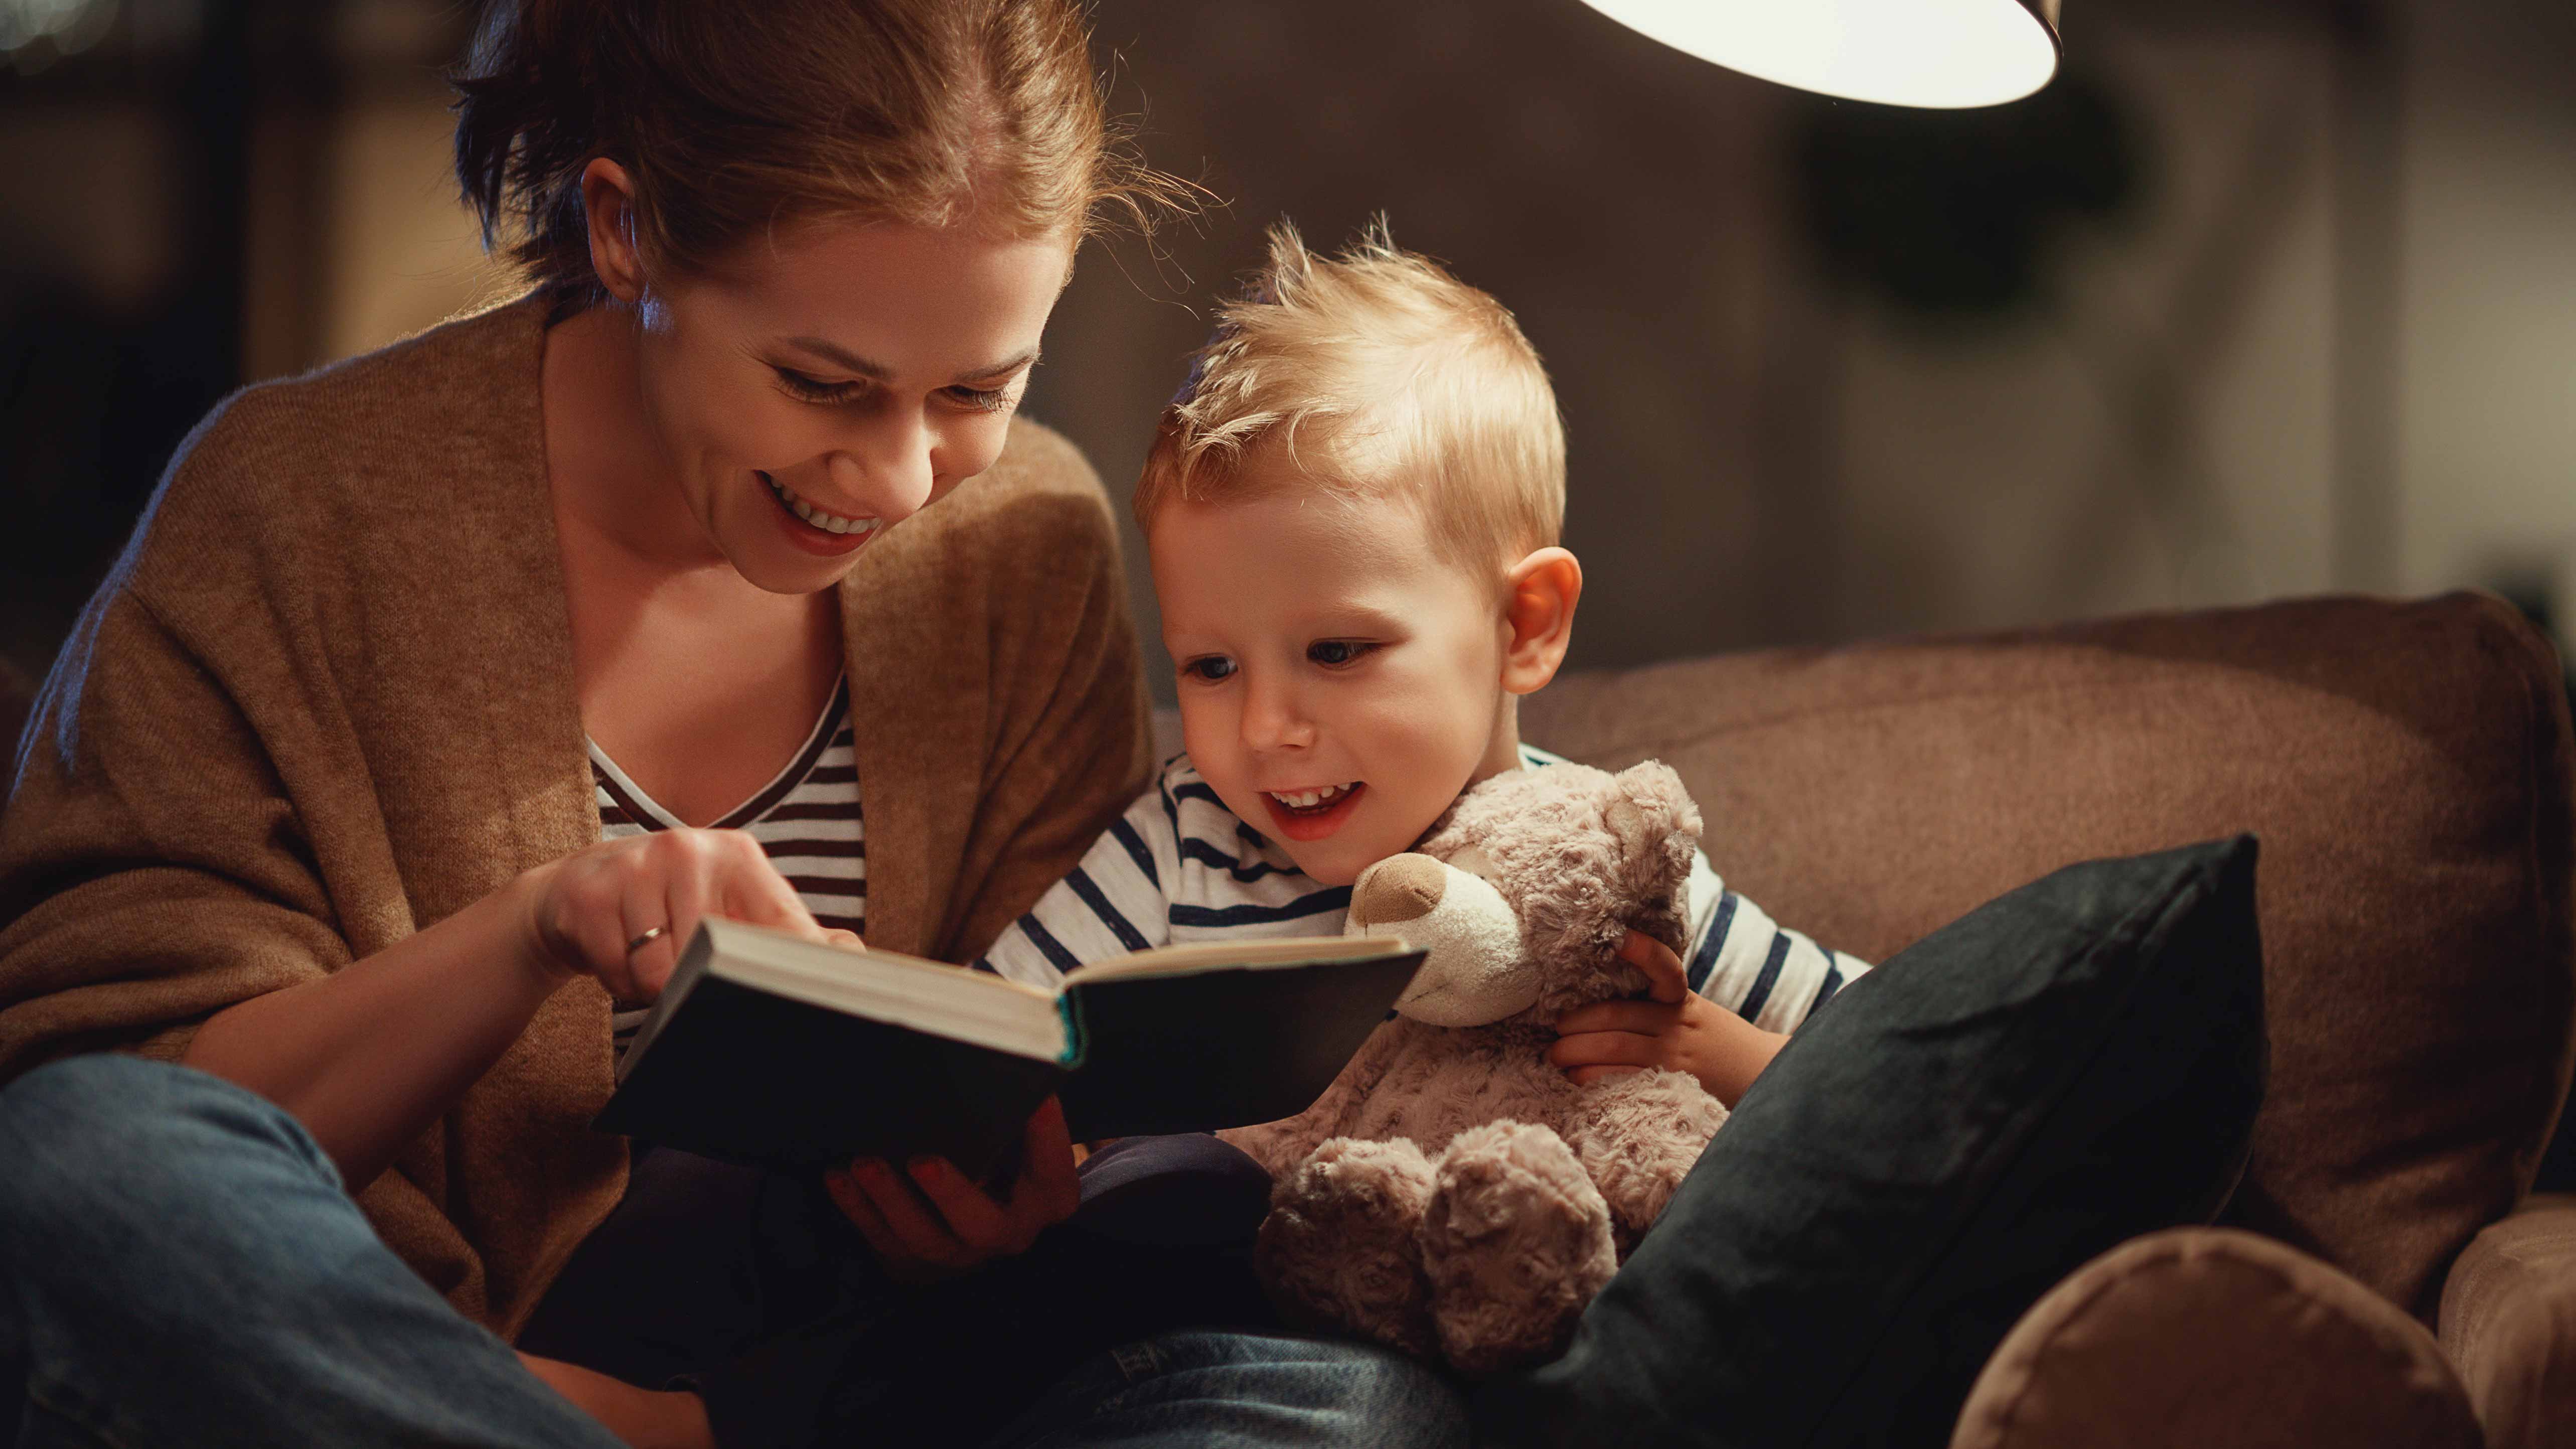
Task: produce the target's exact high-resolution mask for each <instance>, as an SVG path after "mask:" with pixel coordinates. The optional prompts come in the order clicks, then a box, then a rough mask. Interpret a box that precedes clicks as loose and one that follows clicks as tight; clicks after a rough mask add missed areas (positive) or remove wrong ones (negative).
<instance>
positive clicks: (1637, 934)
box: [1619, 930, 1690, 1004]
mask: <svg viewBox="0 0 2576 1449" xmlns="http://www.w3.org/2000/svg"><path fill="white" fill-rule="evenodd" d="M1619 959H1620V960H1622V961H1625V962H1627V963H1628V964H1629V965H1631V966H1634V967H1636V968H1637V969H1638V970H1640V971H1643V972H1645V973H1646V995H1647V996H1648V997H1649V998H1651V999H1652V1000H1656V1001H1661V1002H1664V1003H1667V1004H1679V1003H1680V1002H1682V1001H1683V1000H1685V999H1687V998H1688V997H1689V996H1690V973H1689V972H1687V971H1684V970H1683V969H1682V958H1681V957H1679V956H1677V955H1675V954H1673V948H1672V947H1670V946H1667V945H1665V944H1664V943H1663V942H1661V941H1658V940H1656V939H1655V938H1654V937H1652V936H1649V935H1647V934H1646V933H1645V932H1643V931H1637V930H1631V931H1630V932H1628V938H1627V939H1626V940H1624V941H1621V942H1620V943H1619Z"/></svg>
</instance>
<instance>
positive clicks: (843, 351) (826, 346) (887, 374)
mask: <svg viewBox="0 0 2576 1449" xmlns="http://www.w3.org/2000/svg"><path fill="white" fill-rule="evenodd" d="M787 345H788V346H790V347H801V348H803V349H805V350H806V351H807V352H810V353H812V354H814V355H815V356H816V357H820V358H822V359H824V360H825V361H827V362H829V363H831V364H832V365H833V366H835V367H840V368H845V369H847V370H848V371H851V372H854V373H857V374H858V375H859V376H861V377H864V378H867V379H868V380H870V381H871V382H885V381H887V380H889V379H890V378H892V377H893V376H894V369H892V368H890V367H887V366H886V365H885V364H883V363H881V362H870V361H869V360H867V359H866V358H864V357H861V356H859V355H858V354H857V353H855V352H852V351H850V350H849V349H848V348H846V347H843V346H841V345H840V344H839V343H837V342H828V341H825V340H824V339H822V338H820V337H790V338H788V339H787ZM1037 360H1038V350H1037V349H1036V348H1034V347H1032V348H1030V349H1029V350H1028V351H1026V352H1023V353H1021V354H1020V355H1019V356H1017V357H1014V358H1011V359H1010V360H1008V361H1006V362H997V363H995V364H993V365H992V366H991V367H970V368H968V369H966V370H965V371H963V372H961V373H959V374H957V380H958V381H960V382H966V381H971V380H973V379H977V378H986V377H1001V376H1003V375H1004V374H1006V373H1013V372H1017V371H1019V370H1020V369H1021V368H1023V367H1027V366H1030V365H1032V364H1034V363H1035V362H1036V361H1037Z"/></svg>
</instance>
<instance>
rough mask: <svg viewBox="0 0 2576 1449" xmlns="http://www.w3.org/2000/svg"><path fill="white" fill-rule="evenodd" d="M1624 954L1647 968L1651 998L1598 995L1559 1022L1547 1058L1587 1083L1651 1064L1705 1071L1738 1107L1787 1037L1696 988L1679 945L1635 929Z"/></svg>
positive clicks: (1700, 1074) (1710, 1084) (1702, 1078)
mask: <svg viewBox="0 0 2576 1449" xmlns="http://www.w3.org/2000/svg"><path fill="white" fill-rule="evenodd" d="M1619 959H1621V960H1623V961H1626V962H1627V963H1628V964H1630V965H1632V966H1634V967H1636V968H1637V969H1638V970H1640V971H1643V972H1645V973H1646V982H1647V991H1646V997H1645V999H1644V1000H1636V999H1633V998H1632V999H1629V1000H1624V1001H1596V1002H1594V1003H1593V1004H1591V1005H1590V1006H1584V1007H1577V1008H1576V1009H1574V1010H1572V1011H1569V1012H1567V1013H1566V1014H1565V1016H1564V1017H1563V1018H1562V1019H1560V1020H1559V1021H1558V1022H1557V1024H1556V1045H1554V1046H1552V1047H1550V1048H1548V1052H1547V1059H1548V1061H1550V1062H1551V1063H1553V1064H1555V1065H1556V1066H1559V1067H1562V1068H1564V1069H1565V1074H1566V1075H1567V1076H1568V1077H1571V1078H1572V1079H1573V1080H1574V1081H1575V1082H1576V1084H1578V1085H1586V1084H1589V1083H1592V1082H1597V1081H1601V1080H1603V1079H1604V1078H1608V1077H1615V1076H1621V1075H1624V1074H1626V1073H1629V1072H1634V1071H1638V1070H1641V1069H1643V1068H1646V1067H1665V1068H1669V1069H1670V1070H1673V1071H1676V1072H1688V1073H1690V1074H1691V1075H1692V1076H1694V1077H1697V1078H1699V1082H1700V1085H1701V1086H1703V1087H1706V1088H1708V1091H1709V1095H1711V1096H1713V1097H1715V1098H1717V1099H1718V1100H1719V1101H1721V1102H1723V1103H1725V1104H1726V1105H1727V1106H1728V1107H1729V1108H1732V1107H1734V1105H1735V1103H1736V1101H1737V1099H1739V1098H1741V1097H1742V1096H1743V1095H1744V1089H1745V1088H1747V1087H1749V1086H1751V1085H1753V1079H1754V1078H1755V1077H1757V1076H1760V1075H1761V1073H1762V1069H1763V1068H1764V1067H1766V1066H1769V1065H1770V1064H1771V1058H1772V1057H1773V1056H1774V1055H1775V1054H1777V1053H1778V1052H1779V1050H1780V1047H1781V1045H1782V1044H1783V1043H1785V1042H1787V1041H1788V1038H1787V1037H1785V1036H1782V1035H1780V1034H1779V1033H1777V1032H1768V1031H1764V1030H1762V1029H1761V1028H1760V1027H1757V1026H1755V1025H1754V1024H1753V1023H1751V1022H1749V1021H1746V1020H1745V1019H1744V1018H1743V1017H1740V1016H1738V1015H1736V1014H1735V1013H1734V1012H1731V1011H1729V1010H1727V1009H1726V1008H1725V1007H1723V1006H1720V1005H1718V1004H1717V1003H1716V1002H1713V1001H1711V1000H1709V999H1708V998H1707V997H1704V996H1701V995H1699V994H1697V993H1695V992H1693V991H1692V990H1691V989H1690V977H1689V976H1688V974H1687V973H1685V972H1684V971H1683V970H1682V961H1681V958H1680V957H1679V956H1676V955H1674V954H1673V949H1672V948H1671V947H1670V946H1667V945H1665V944H1664V943H1663V942H1661V941H1658V940H1656V939H1654V938H1653V937H1651V936H1648V935H1645V934H1643V933H1641V932H1637V931H1630V932H1629V933H1628V939H1627V940H1625V941H1623V942H1621V943H1620V945H1619Z"/></svg>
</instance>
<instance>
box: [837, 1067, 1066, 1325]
mask: <svg viewBox="0 0 2576 1449" xmlns="http://www.w3.org/2000/svg"><path fill="white" fill-rule="evenodd" d="M1021 1147H1022V1163H1023V1165H1022V1166H1021V1168H1020V1175H1019V1177H1018V1179H1017V1180H1015V1181H1014V1182H1013V1183H1012V1184H1011V1188H1010V1191H1009V1193H1008V1194H1007V1195H1006V1196H1005V1197H1004V1198H1003V1200H1002V1201H1000V1202H995V1201H994V1200H993V1198H992V1197H991V1196H990V1195H989V1194H987V1193H986V1192H985V1191H984V1190H983V1189H982V1188H980V1187H977V1186H976V1185H975V1184H974V1183H973V1182H971V1181H969V1180H968V1179H967V1176H966V1174H964V1173H962V1172H959V1171H958V1170H957V1169H956V1168H955V1167H954V1166H952V1165H951V1164H950V1163H949V1162H948V1161H947V1160H946V1159H944V1158H937V1157H924V1158H917V1159H915V1160H914V1161H913V1162H912V1163H910V1164H909V1168H910V1171H909V1173H908V1174H907V1175H905V1176H898V1175H897V1174H896V1169H895V1168H894V1167H893V1166H892V1165H890V1164H888V1163H885V1162H882V1161H879V1160H877V1159H875V1158H862V1159H860V1160H859V1161H857V1162H854V1163H851V1164H850V1166H849V1168H848V1169H847V1170H846V1171H842V1172H833V1173H826V1174H825V1175H824V1177H823V1187H824V1190H825V1191H827V1192H829V1193H830V1194H831V1195H832V1201H833V1202H834V1203H835V1204H836V1205H838V1206H839V1208H840V1209H841V1212H842V1213H843V1214H844V1215H845V1216H847V1217H848V1218H849V1220H850V1221H851V1222H852V1223H854V1224H856V1225H857V1226H858V1229H859V1232H860V1233H861V1234H862V1235H864V1236H865V1237H866V1238H867V1240H868V1246H870V1247H872V1248H874V1249H876V1252H877V1258H878V1260H879V1261H881V1262H883V1263H884V1264H885V1268H886V1272H887V1273H888V1274H889V1275H891V1276H892V1277H894V1278H896V1279H898V1280H901V1281H905V1282H914V1283H918V1282H925V1281H928V1280H930V1279H934V1278H944V1277H950V1276H953V1275H955V1274H958V1273H964V1272H967V1271H969V1270H971V1269H973V1268H975V1267H977V1266H978V1265H980V1264H982V1263H983V1262H985V1261H986V1260H987V1259H991V1258H1000V1257H1008V1256H1010V1255H1011V1254H1014V1253H1022V1252H1026V1251H1028V1247H1029V1244H1031V1243H1034V1242H1036V1241H1037V1236H1038V1234H1039V1233H1041V1232H1043V1231H1045V1230H1046V1229H1047V1228H1048V1227H1049V1226H1051V1225H1053V1224H1055V1223H1058V1222H1061V1221H1063V1220H1064V1219H1066V1218H1068V1217H1071V1216H1072V1215H1073V1210H1074V1209H1075V1208H1077V1207H1080V1206H1081V1205H1082V1184H1081V1182H1080V1180H1079V1179H1078V1178H1076V1177H1075V1176H1074V1171H1073V1166H1074V1160H1073V1142H1072V1140H1071V1139H1070V1138H1068V1137H1067V1136H1066V1135H1065V1129H1064V1108H1063V1107H1062V1106H1060V1105H1058V1104H1057V1102H1056V1100H1055V1098H1053V1097H1049V1098H1047V1099H1046V1101H1044V1102H1042V1103H1040V1104H1039V1106H1038V1109H1037V1111H1036V1112H1035V1113H1033V1114H1031V1116H1030V1117H1029V1124H1028V1128H1027V1131H1026V1133H1025V1135H1024V1136H1023V1138H1022V1140H1021ZM907 1181H908V1182H909V1184H910V1185H907Z"/></svg>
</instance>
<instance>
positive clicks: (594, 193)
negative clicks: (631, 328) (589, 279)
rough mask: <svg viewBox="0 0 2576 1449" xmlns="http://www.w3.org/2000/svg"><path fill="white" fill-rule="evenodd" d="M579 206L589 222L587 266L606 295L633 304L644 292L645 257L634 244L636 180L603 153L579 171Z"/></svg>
mask: <svg viewBox="0 0 2576 1449" xmlns="http://www.w3.org/2000/svg"><path fill="white" fill-rule="evenodd" d="M581 209H582V214H583V215H584V216H585V217H586V218H587V219H588V220H589V222H590V269H591V271H593V272H594V273H597V274H598V276H599V284H600V285H601V286H603V287H606V288H607V289H608V291H609V295H611V296H613V297H615V298H616V299H617V300H619V301H621V302H625V303H628V304H630V305H632V304H633V303H634V302H635V301H636V300H637V299H639V298H641V297H642V296H643V295H644V259H643V257H642V255H640V254H639V252H638V251H637V249H636V245H635V183H634V181H633V179H631V178H630V177H628V176H627V174H626V168H625V167H623V166H620V165H618V164H617V163H616V162H614V161H611V160H609V159H608V158H607V157H605V156H595V157H593V158H591V162H590V165H589V166H587V167H585V168H583V170H582V173H581Z"/></svg>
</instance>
